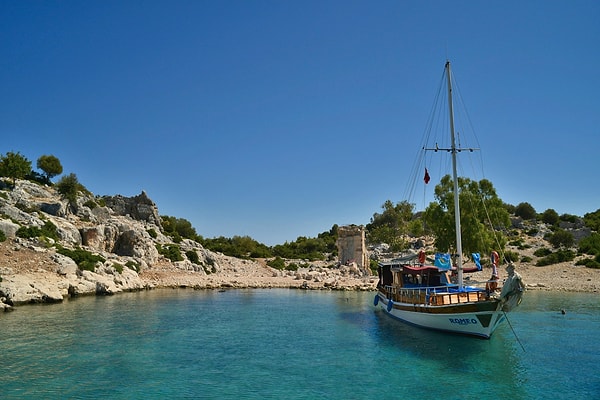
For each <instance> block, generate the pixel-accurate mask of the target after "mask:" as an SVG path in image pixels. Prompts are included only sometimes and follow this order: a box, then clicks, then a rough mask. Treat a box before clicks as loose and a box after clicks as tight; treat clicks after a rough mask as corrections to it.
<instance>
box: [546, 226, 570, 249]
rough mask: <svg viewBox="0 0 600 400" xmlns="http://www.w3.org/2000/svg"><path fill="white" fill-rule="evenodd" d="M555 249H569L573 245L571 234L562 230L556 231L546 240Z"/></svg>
mask: <svg viewBox="0 0 600 400" xmlns="http://www.w3.org/2000/svg"><path fill="white" fill-rule="evenodd" d="M548 241H549V242H550V243H551V244H552V246H553V247H554V248H555V249H558V248H559V247H567V248H568V247H571V246H573V244H574V243H575V238H574V237H573V234H572V233H571V232H569V231H566V230H564V229H557V230H556V231H555V232H554V233H553V234H552V236H550V238H549V239H548Z"/></svg>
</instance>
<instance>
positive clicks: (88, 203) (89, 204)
mask: <svg viewBox="0 0 600 400" xmlns="http://www.w3.org/2000/svg"><path fill="white" fill-rule="evenodd" d="M83 205H84V206H86V207H89V208H90V209H91V210H93V209H94V208H96V207H98V204H96V202H95V201H94V200H88V201H86V202H85V203H83Z"/></svg>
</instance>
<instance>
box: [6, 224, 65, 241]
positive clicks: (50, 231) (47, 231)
mask: <svg viewBox="0 0 600 400" xmlns="http://www.w3.org/2000/svg"><path fill="white" fill-rule="evenodd" d="M16 235H17V236H18V237H20V238H24V239H28V238H37V237H42V236H43V237H47V238H51V239H54V240H58V230H57V228H56V225H54V224H53V223H52V222H50V221H46V223H45V224H44V226H42V227H41V228H38V227H37V226H27V227H25V226H22V227H20V228H19V229H17V233H16Z"/></svg>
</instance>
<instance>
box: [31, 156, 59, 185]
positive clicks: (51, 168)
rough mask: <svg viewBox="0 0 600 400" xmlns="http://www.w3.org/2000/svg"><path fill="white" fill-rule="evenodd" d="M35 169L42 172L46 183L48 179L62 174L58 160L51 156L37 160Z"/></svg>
mask: <svg viewBox="0 0 600 400" xmlns="http://www.w3.org/2000/svg"><path fill="white" fill-rule="evenodd" d="M37 167H38V169H41V170H42V171H44V174H45V177H46V182H47V183H50V179H52V178H54V177H55V176H56V175H60V174H62V172H63V167H62V165H61V164H60V161H59V159H58V158H56V157H54V156H52V155H43V156H41V157H40V158H38V160H37Z"/></svg>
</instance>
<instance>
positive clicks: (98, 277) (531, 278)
mask: <svg viewBox="0 0 600 400" xmlns="http://www.w3.org/2000/svg"><path fill="white" fill-rule="evenodd" d="M214 257H215V262H216V263H217V265H219V270H218V272H215V273H212V274H207V273H205V272H204V271H198V270H195V269H194V268H191V267H190V265H187V264H185V263H179V264H178V263H172V262H169V261H167V260H163V261H162V262H160V263H158V264H156V265H154V266H152V267H149V268H146V269H144V270H143V271H141V272H140V273H137V272H135V271H133V270H131V269H128V268H124V269H123V271H122V272H117V271H115V270H114V269H113V268H112V267H110V266H109V265H108V263H105V264H104V265H103V266H101V267H97V268H96V271H95V272H90V271H81V270H80V269H79V268H78V267H77V265H76V264H75V263H74V261H73V260H71V259H70V258H68V257H65V256H62V255H60V254H57V253H56V252H55V251H54V250H53V249H47V248H42V247H36V246H35V245H33V244H32V243H31V242H29V241H26V240H22V239H9V240H7V241H5V242H3V243H0V277H1V278H2V281H0V310H5V311H10V310H13V309H14V307H16V306H21V305H25V304H33V303H53V302H61V301H63V300H64V299H67V298H71V297H77V296H85V295H113V294H118V293H121V292H130V291H142V290H152V289H160V288H191V289H242V288H289V289H303V290H363V291H372V290H375V289H376V285H377V277H376V276H362V275H361V271H360V270H358V269H357V268H355V267H352V266H338V267H331V266H326V265H325V263H313V264H311V266H310V267H307V268H300V269H298V270H297V271H279V270H276V269H273V268H271V267H268V266H267V265H266V264H265V263H264V262H260V261H254V260H241V259H237V258H232V257H227V256H224V255H222V254H219V253H217V254H215V255H214ZM517 268H518V270H517V272H519V273H520V274H521V276H522V277H523V279H524V281H525V283H526V285H527V289H528V290H550V291H570V292H596V293H597V292H600V270H596V269H589V268H585V267H579V266H574V265H573V264H572V263H563V264H555V265H550V266H546V267H536V266H533V265H528V264H522V265H518V267H517ZM489 274H490V271H488V270H484V271H481V272H477V273H475V274H469V277H468V278H467V279H470V280H473V281H485V280H486V279H488V278H489ZM505 277H506V272H505V271H504V270H503V269H501V270H500V279H503V278H505Z"/></svg>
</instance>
